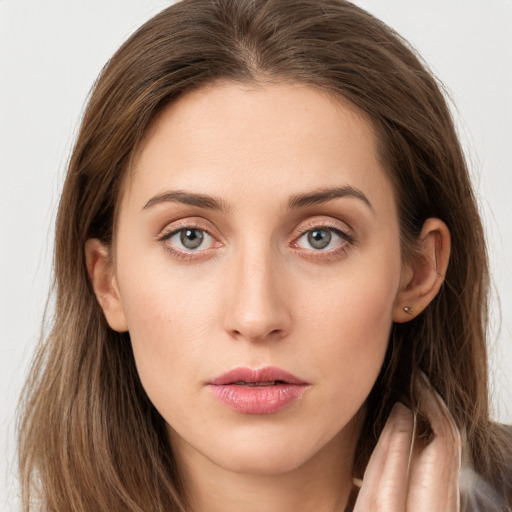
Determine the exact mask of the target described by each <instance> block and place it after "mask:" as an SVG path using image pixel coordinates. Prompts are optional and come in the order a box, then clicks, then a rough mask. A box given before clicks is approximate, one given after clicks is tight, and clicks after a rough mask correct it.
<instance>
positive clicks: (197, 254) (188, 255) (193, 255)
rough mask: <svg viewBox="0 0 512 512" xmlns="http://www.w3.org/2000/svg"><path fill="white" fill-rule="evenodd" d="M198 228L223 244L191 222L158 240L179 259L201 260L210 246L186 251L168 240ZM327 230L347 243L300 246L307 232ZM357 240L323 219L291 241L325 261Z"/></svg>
mask: <svg viewBox="0 0 512 512" xmlns="http://www.w3.org/2000/svg"><path fill="white" fill-rule="evenodd" d="M187 229H189V230H198V231H201V232H203V233H206V234H207V235H208V236H209V237H211V238H212V239H213V240H214V244H215V243H216V244H217V247H220V246H222V245H223V244H222V243H221V242H218V241H217V240H216V238H215V237H214V236H213V235H212V234H211V233H210V231H208V229H205V227H204V226H201V225H200V224H197V223H194V222H189V223H186V224H183V225H181V226H173V227H172V228H171V229H170V230H166V231H165V232H164V233H162V234H161V235H160V236H158V238H157V241H158V242H160V243H161V244H162V246H163V248H164V250H166V251H167V252H168V253H170V254H171V255H172V256H173V257H174V258H176V259H177V260H178V261H192V260H196V261H197V260H200V259H203V258H205V257H208V253H209V251H210V248H208V249H202V250H201V249H199V250H197V251H194V250H189V251H184V250H180V249H176V248H173V247H171V246H170V245H169V244H167V243H166V242H167V241H168V240H170V239H171V238H172V237H173V236H175V235H177V234H178V233H180V232H182V231H184V230H187ZM322 229H323V230H326V231H330V232H332V233H334V234H336V235H337V236H338V237H339V238H340V239H341V240H344V241H345V242H346V243H343V244H342V245H341V246H340V247H337V248H335V249H328V250H325V251H324V250H321V249H305V248H303V247H299V246H298V240H300V239H301V238H302V237H303V236H304V235H306V234H307V233H310V232H312V231H314V230H322ZM356 242H357V240H356V238H355V236H354V235H353V234H350V233H347V232H346V231H343V230H342V229H340V227H339V225H338V224H335V223H333V222H329V221H327V222H326V221H323V222H317V223H314V224H313V223H312V224H308V225H305V226H303V227H301V229H300V230H299V233H298V236H295V238H294V240H293V242H292V243H291V246H292V247H294V248H296V249H298V250H296V251H295V252H296V254H298V255H299V256H301V257H304V258H307V259H313V260H323V261H333V260H337V259H339V258H340V257H341V256H343V254H345V253H346V252H347V250H349V248H350V246H352V245H354V244H355V243H356Z"/></svg>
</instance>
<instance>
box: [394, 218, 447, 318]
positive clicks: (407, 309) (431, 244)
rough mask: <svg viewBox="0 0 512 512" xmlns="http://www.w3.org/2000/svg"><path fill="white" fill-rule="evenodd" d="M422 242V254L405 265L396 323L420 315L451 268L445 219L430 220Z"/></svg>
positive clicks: (421, 235)
mask: <svg viewBox="0 0 512 512" xmlns="http://www.w3.org/2000/svg"><path fill="white" fill-rule="evenodd" d="M418 243H419V248H420V250H419V252H418V254H417V255H416V256H414V257H413V258H412V261H409V262H407V263H406V264H404V269H403V271H402V279H401V283H400V290H399V292H398V294H397V296H396V300H395V307H394V311H393V321H394V322H398V323H401V322H407V321H409V320H411V319H412V318H415V317H416V316H417V315H418V314H420V313H421V312H422V311H423V310H424V309H425V308H426V307H427V306H428V305H429V304H430V302H431V301H432V300H433V299H434V297H435V296H436V295H437V293H438V292H439V290H440V288H441V285H442V284H443V281H444V277H445V274H446V269H447V268H448V262H449V259H450V232H449V230H448V227H447V226H446V224H445V223H444V222H443V221H442V220H440V219H435V218H430V219H427V220H426V221H425V223H424V224H423V228H422V230H421V233H420V236H419V239H418Z"/></svg>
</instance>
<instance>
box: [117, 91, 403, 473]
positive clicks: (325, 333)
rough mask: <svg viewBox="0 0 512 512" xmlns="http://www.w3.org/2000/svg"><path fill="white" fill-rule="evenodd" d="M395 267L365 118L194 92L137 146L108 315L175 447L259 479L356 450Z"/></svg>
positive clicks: (301, 102) (284, 97)
mask: <svg viewBox="0 0 512 512" xmlns="http://www.w3.org/2000/svg"><path fill="white" fill-rule="evenodd" d="M402 274H403V270H402V260H401V253H400V240H399V225H398V220H397V209H396V204H395V201H394V196H393V190H392V186H391V184H390V181H389V179H388V178H387V177H386V174H385V172H384V170H383V168H382V165H381V163H380V162H379V159H378V155H377V150H376V138H375V134H374V131H373V129H372V126H371V124H370V123H369V122H368V121H367V120H366V119H365V118H364V117H362V116H361V115H360V114H359V113H358V112H357V111H356V110H355V109H354V108H353V107H351V106H350V105H347V104H343V103H341V102H338V101H335V100H333V99H332V98H331V97H329V96H327V95H326V94H324V93H323V92H321V91H319V90H317V89H314V88H311V87H309V86H305V85H292V84H281V85H268V86H267V85H265V86H254V87H248V86H241V85H235V84H231V83H222V84H217V85H215V86H212V87H209V88H204V89H201V90H198V91H194V92H192V93H189V94H188V95H185V96H184V97H182V98H181V99H180V100H178V101H177V102H175V103H173V104H172V105H170V106H169V107H168V108H167V109H166V110H165V111H163V112H162V114H161V115H160V116H159V117H158V118H157V120H156V121H155V122H154V124H153V126H152V127H151V129H150V130H149V132H148V133H147V135H146V137H145V139H144V141H143V144H142V145H141V147H140V148H139V150H138V152H137V154H136V158H135V160H134V163H133V168H132V169H131V171H130V176H129V178H128V179H127V183H126V186H125V189H124V191H123V194H122V200H121V206H120V213H119V224H118V231H117V238H116V245H115V287H116V290H117V293H118V295H119V311H120V313H119V315H121V316H122V318H123V320H122V322H121V323H123V325H124V328H126V329H127V330H128V331H129V333H130V338H131V341H132V344H133V350H134V355H135V361H136V365H137V369H138V372H139V374H140V378H141V381H142V384H143V386H144V388H145V390H146V392H147V394H148V396H149V398H150V399H151V401H152V402H153V404H154V405H155V407H156V408H157V410H158V411H159V412H160V414H161V415H162V416H163V418H164V419H165V421H166V422H167V424H168V431H169V436H170V440H171V444H172V446H173V449H174V450H175V451H176V452H177V453H178V454H181V455H180V456H182V457H184V458H187V457H188V458H190V459H194V460H200V459H204V460H208V461H209V463H211V464H215V465H217V466H219V467H222V468H224V469H228V470H233V471H238V472H255V473H260V474H261V473H266V474H268V473H277V472H284V471H289V470H292V469H294V468H298V467H300V466H301V465H303V464H305V463H306V462H307V461H311V460H314V459H315V457H319V456H320V454H321V453H323V452H325V451H326V450H327V449H329V451H330V452H331V453H332V452H333V451H336V450H338V451H339V452H340V453H343V451H346V450H347V449H348V448H349V447H350V446H352V445H353V444H354V442H355V438H354V428H355V427H354V425H355V423H356V418H357V413H358V411H359V410H360V409H361V407H362V406H363V404H364V402H365V399H366V397H367V396H368V394H369V392H370V390H371V388H372V386H373V384H374V382H375V380H376V378H377V375H378V372H379V370H380V368H381V365H382V362H383V358H384V354H385V351H386V347H387V342H388V337H389V332H390V328H391V324H392V320H393V312H394V309H395V307H396V301H397V293H398V290H399V289H400V286H401V281H402ZM108 316H109V315H108V314H107V319H108ZM111 325H112V322H111ZM118 328H119V327H118Z"/></svg>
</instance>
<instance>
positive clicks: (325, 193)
mask: <svg viewBox="0 0 512 512" xmlns="http://www.w3.org/2000/svg"><path fill="white" fill-rule="evenodd" d="M340 197H354V198H356V199H360V200H361V201H363V203H365V204H366V205H367V206H368V207H369V208H370V210H372V212H373V211H374V210H373V206H372V203H371V202H370V200H369V199H368V198H367V197H366V196H365V195H364V194H363V192H362V191H361V190H359V189H358V188H355V187H351V186H349V185H346V186H344V187H334V188H322V189H320V190H316V191H314V192H311V193H307V194H297V195H293V196H291V197H290V199H289V201H288V208H289V209H295V208H306V207H308V206H314V205H317V204H322V203H326V202H327V201H331V200H333V199H337V198H340Z"/></svg>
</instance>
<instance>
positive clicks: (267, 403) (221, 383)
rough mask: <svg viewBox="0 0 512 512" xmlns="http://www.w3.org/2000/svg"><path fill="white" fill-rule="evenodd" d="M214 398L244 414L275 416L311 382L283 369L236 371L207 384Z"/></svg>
mask: <svg viewBox="0 0 512 512" xmlns="http://www.w3.org/2000/svg"><path fill="white" fill-rule="evenodd" d="M208 387H209V388H210V390H211V392H212V393H213V395H214V396H215V397H216V398H218V399H219V400H220V401H221V402H222V403H223V404H224V405H227V406H228V407H229V408H230V409H233V410H235V411H236V412H239V413H243V414H272V413H276V412H279V411H281V410H282V409H284V408H286V407H288V406H289V405H291V404H292V403H293V402H295V401H296V400H298V399H299V398H301V397H302V395H303V394H304V392H305V391H306V389H307V388H308V387H309V383H308V382H306V381H304V380H302V379H300V378H299V377H296V376H295V375H293V374H291V373H289V372H286V371H284V370H282V369H280V368H277V367H273V366H268V367H265V368H261V369H259V370H252V369H251V368H235V369H233V370H230V371H229V372H226V373H224V374H222V375H220V376H219V377H216V378H215V379H213V380H212V381H210V382H208Z"/></svg>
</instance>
